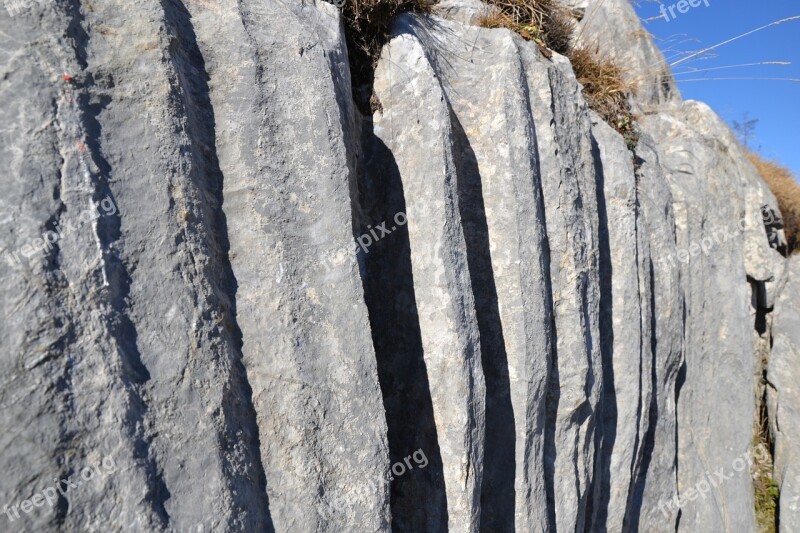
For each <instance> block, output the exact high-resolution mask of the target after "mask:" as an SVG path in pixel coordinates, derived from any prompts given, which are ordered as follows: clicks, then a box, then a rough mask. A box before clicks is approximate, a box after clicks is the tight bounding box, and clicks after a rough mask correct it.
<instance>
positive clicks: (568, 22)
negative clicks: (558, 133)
mask: <svg viewBox="0 0 800 533" xmlns="http://www.w3.org/2000/svg"><path fill="white" fill-rule="evenodd" d="M487 3H489V4H490V5H491V6H493V7H494V9H493V10H492V11H491V12H489V13H487V14H486V15H484V16H483V17H482V18H481V20H480V24H481V26H483V27H485V28H508V29H510V30H513V31H515V32H516V33H518V34H519V35H520V36H522V38H524V39H525V40H528V41H534V42H536V43H537V44H539V46H540V49H541V48H542V47H546V48H549V49H550V50H553V51H555V52H558V53H560V54H563V55H566V56H567V57H568V58H569V59H570V61H571V62H572V68H573V69H574V70H575V76H576V77H577V78H578V81H579V82H580V83H581V84H582V85H583V95H584V98H585V99H586V102H587V104H588V105H589V107H590V108H591V109H593V110H594V111H595V112H597V114H599V115H600V116H601V117H602V118H603V120H605V121H606V122H607V123H608V124H609V125H611V126H612V127H613V128H614V129H615V130H617V131H618V132H619V133H620V134H621V135H622V136H623V137H625V141H626V142H627V144H628V148H629V149H631V150H633V148H635V147H636V143H637V142H638V140H639V135H638V133H637V132H636V128H635V123H634V117H633V115H632V113H631V108H630V103H629V101H628V95H629V94H631V93H633V92H634V87H633V86H631V84H629V83H626V82H625V81H624V80H623V77H622V70H621V69H620V68H619V67H618V66H617V65H615V64H614V63H613V62H611V61H610V60H605V59H602V58H601V57H600V54H599V51H592V50H589V49H588V48H584V47H575V46H573V45H572V32H573V30H574V27H575V21H574V19H573V18H572V14H571V12H570V11H569V10H568V9H567V8H565V7H563V6H561V5H560V4H559V3H558V2H556V1H554V0H487ZM542 52H543V53H545V55H547V53H548V52H547V50H542Z"/></svg>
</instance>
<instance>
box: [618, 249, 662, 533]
mask: <svg viewBox="0 0 800 533" xmlns="http://www.w3.org/2000/svg"><path fill="white" fill-rule="evenodd" d="M648 262H649V266H650V332H651V334H650V353H651V354H652V358H653V359H652V366H651V369H650V381H651V382H652V384H653V385H652V386H653V392H652V395H651V396H650V406H649V413H648V416H649V419H648V424H649V425H648V427H647V432H646V433H645V437H644V442H643V444H642V446H643V450H642V461H641V465H640V467H639V471H638V472H637V475H636V477H635V479H634V484H633V487H632V490H631V494H630V496H629V500H628V516H626V519H625V524H626V525H628V526H629V528H630V529H629V530H630V531H639V520H640V517H641V513H642V502H643V499H644V489H645V485H646V484H647V473H648V471H649V470H650V463H651V462H652V461H653V452H654V450H655V446H656V429H657V427H658V394H657V390H656V388H657V387H658V372H657V370H658V358H657V357H656V354H657V353H658V351H657V347H658V338H657V337H656V331H657V330H656V286H655V269H654V268H653V259H652V258H650V259H649V261H648Z"/></svg>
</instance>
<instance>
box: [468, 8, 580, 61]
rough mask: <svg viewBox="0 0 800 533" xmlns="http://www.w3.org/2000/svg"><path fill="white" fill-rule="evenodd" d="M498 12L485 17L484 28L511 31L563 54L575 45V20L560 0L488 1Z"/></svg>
mask: <svg viewBox="0 0 800 533" xmlns="http://www.w3.org/2000/svg"><path fill="white" fill-rule="evenodd" d="M486 2H487V3H488V4H490V5H492V6H494V7H496V8H497V9H498V12H495V13H491V14H488V15H486V16H484V17H483V18H482V19H481V21H480V25H481V26H483V27H484V28H501V27H502V28H508V29H510V30H513V31H515V32H517V33H519V34H520V35H521V36H522V37H523V38H524V39H526V40H528V41H536V42H537V43H539V44H540V45H543V46H546V47H548V48H550V49H551V50H554V51H556V52H558V53H559V54H566V53H567V52H568V51H569V49H570V46H571V40H572V31H573V29H574V28H575V21H574V20H573V18H572V16H571V15H570V12H569V10H567V9H566V8H564V7H562V6H561V5H560V4H559V3H558V2H557V1H556V0H486Z"/></svg>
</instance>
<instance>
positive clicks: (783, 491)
mask: <svg viewBox="0 0 800 533" xmlns="http://www.w3.org/2000/svg"><path fill="white" fill-rule="evenodd" d="M786 278H787V279H786V285H785V286H784V287H783V288H782V289H781V291H780V296H779V297H778V298H777V302H776V303H775V321H774V323H773V330H774V336H775V344H774V345H773V347H772V354H771V356H770V360H769V371H768V373H767V406H768V408H769V420H770V432H771V434H772V440H773V442H774V443H775V444H774V445H775V452H774V456H775V463H774V464H775V476H774V477H775V481H776V482H777V483H778V487H779V488H780V501H779V509H778V513H779V517H780V522H779V524H780V527H779V531H780V532H781V533H784V532H789V531H797V530H798V529H800V468H799V467H800V458H799V457H798V451H797V444H796V443H797V439H798V438H800V424H798V421H800V409H798V406H800V388H799V387H798V383H800V375H798V374H800V338H798V335H800V313H799V312H798V309H797V305H796V301H797V300H793V298H797V297H800V262H798V260H797V258H794V259H791V260H790V261H789V262H788V265H787V276H786Z"/></svg>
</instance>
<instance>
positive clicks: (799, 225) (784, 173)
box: [747, 152, 800, 255]
mask: <svg viewBox="0 0 800 533" xmlns="http://www.w3.org/2000/svg"><path fill="white" fill-rule="evenodd" d="M747 157H748V158H749V159H750V162H751V163H753V165H754V166H755V167H756V170H757V171H758V173H759V174H760V175H761V177H762V178H763V179H764V181H765V182H767V185H769V188H770V189H771V190H772V194H774V195H775V198H776V199H777V200H778V209H780V211H781V215H782V216H783V223H784V232H785V233H786V242H787V247H786V248H787V250H786V252H787V254H789V255H791V254H792V253H794V252H796V251H797V250H798V249H799V248H800V242H799V240H800V184H798V183H797V180H795V178H794V176H793V175H792V173H791V171H790V170H789V169H787V168H785V167H782V166H780V165H778V164H777V163H774V162H772V161H767V160H766V159H764V158H762V157H761V156H759V155H758V154H756V153H754V152H748V153H747Z"/></svg>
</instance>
